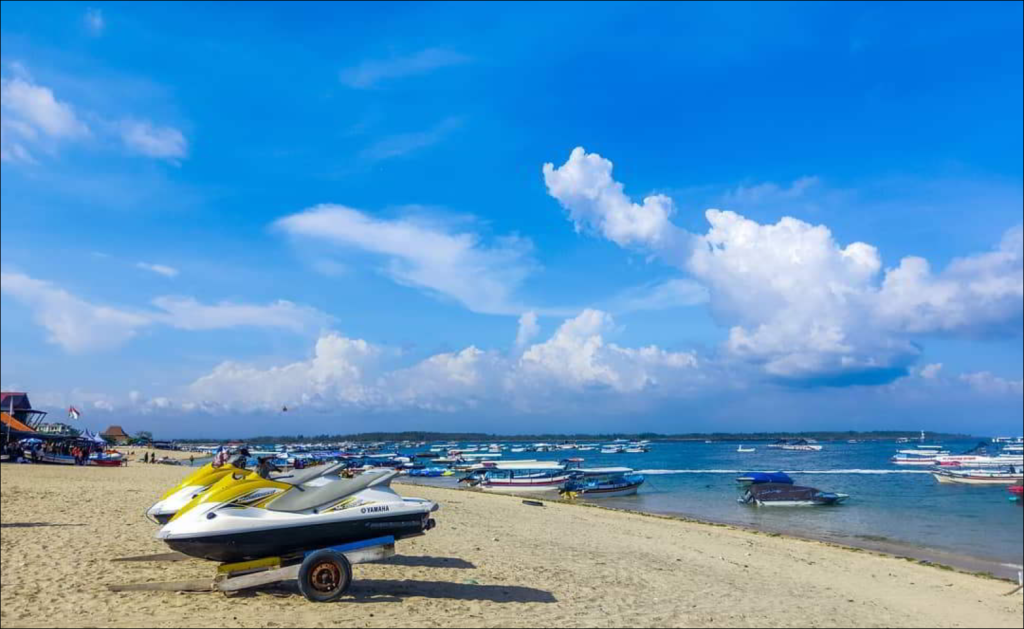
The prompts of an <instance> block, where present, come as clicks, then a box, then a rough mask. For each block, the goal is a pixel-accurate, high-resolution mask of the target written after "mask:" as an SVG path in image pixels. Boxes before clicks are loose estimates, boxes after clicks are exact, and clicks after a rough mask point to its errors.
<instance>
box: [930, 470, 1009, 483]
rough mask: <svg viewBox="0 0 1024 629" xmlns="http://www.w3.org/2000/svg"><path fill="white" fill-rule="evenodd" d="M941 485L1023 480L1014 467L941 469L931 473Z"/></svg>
mask: <svg viewBox="0 0 1024 629" xmlns="http://www.w3.org/2000/svg"><path fill="white" fill-rule="evenodd" d="M933 476H934V477H935V480H937V481H939V482H940V483H942V484H943V485H1014V484H1016V483H1020V482H1022V481H1024V473H1022V472H1021V471H1020V470H1018V469H1016V468H1009V469H1006V470H941V471H939V472H935V473H934V474H933Z"/></svg>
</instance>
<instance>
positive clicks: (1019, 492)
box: [1010, 485, 1024, 500]
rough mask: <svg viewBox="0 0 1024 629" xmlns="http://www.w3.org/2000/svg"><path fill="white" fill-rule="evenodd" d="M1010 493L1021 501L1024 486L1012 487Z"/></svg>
mask: <svg viewBox="0 0 1024 629" xmlns="http://www.w3.org/2000/svg"><path fill="white" fill-rule="evenodd" d="M1010 493H1011V494H1013V495H1014V496H1016V497H1017V500H1020V499H1021V496H1022V495H1024V486H1021V485H1014V486H1013V487H1010Z"/></svg>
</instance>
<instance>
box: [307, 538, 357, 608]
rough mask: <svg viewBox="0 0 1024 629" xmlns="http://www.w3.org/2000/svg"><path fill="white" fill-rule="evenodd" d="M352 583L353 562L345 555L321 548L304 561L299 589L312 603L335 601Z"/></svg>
mask: <svg viewBox="0 0 1024 629" xmlns="http://www.w3.org/2000/svg"><path fill="white" fill-rule="evenodd" d="M350 585H352V564H350V563H349V561H348V559H346V558H345V555H343V554H341V553H336V552H334V551H331V550H320V551H317V552H315V553H313V554H312V555H310V556H309V557H306V559H305V560H304V561H303V562H302V566H301V567H300V568H299V591H300V592H302V595H303V596H305V597H306V600H308V601H310V602H312V603H333V602H334V601H336V600H338V599H339V598H341V597H342V596H344V595H345V592H347V591H348V588H349V586H350Z"/></svg>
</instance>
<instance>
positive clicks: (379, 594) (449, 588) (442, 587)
mask: <svg viewBox="0 0 1024 629" xmlns="http://www.w3.org/2000/svg"><path fill="white" fill-rule="evenodd" d="M412 597H420V598H433V599H447V600H453V601H490V602H492V603H557V602H558V599H556V598H555V596H554V594H552V593H551V592H545V591H544V590H537V589H534V588H526V587H517V586H505V585H470V584H464V583H447V582H443V581H384V580H376V581H375V580H372V579H358V580H356V581H355V582H354V583H353V584H352V589H351V590H349V592H348V596H347V597H345V598H344V599H342V600H343V601H344V602H346V603H392V602H397V601H401V600H402V599H405V598H412Z"/></svg>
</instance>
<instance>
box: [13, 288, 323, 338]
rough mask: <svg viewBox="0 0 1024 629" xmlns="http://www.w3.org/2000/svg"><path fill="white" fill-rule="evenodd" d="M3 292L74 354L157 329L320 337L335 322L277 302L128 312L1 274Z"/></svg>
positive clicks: (163, 302) (165, 305)
mask: <svg viewBox="0 0 1024 629" xmlns="http://www.w3.org/2000/svg"><path fill="white" fill-rule="evenodd" d="M0 290H2V292H3V294H4V295H5V296H6V297H8V298H9V299H11V300H13V301H17V302H19V303H21V304H24V305H25V306H27V307H28V308H29V309H30V310H31V311H32V315H33V320H34V321H35V323H36V324H37V325H39V326H40V327H41V328H43V329H44V330H46V332H47V340H48V341H49V342H50V343H52V344H54V345H57V346H59V347H61V348H62V349H64V351H66V352H68V353H71V354H80V353H85V352H89V351H95V350H105V349H114V348H117V347H120V346H121V345H123V344H125V343H127V342H128V341H130V340H131V339H133V338H135V337H136V336H138V334H139V333H140V332H142V331H143V330H145V329H147V328H152V327H155V326H164V327H168V328H173V329H176V330H184V331H204V330H207V331H208V330H228V329H232V328H240V327H251V328H266V329H278V330H285V331H288V332H293V333H299V334H301V333H308V332H317V331H319V330H320V329H322V328H324V327H326V326H327V325H329V324H330V323H331V322H332V321H333V318H332V317H330V316H329V315H327V314H325V313H323V312H320V311H319V310H316V309H314V308H310V307H308V306H302V305H299V304H295V303H292V302H290V301H283V300H279V301H276V302H271V303H269V304H251V303H237V302H228V301H222V302H219V303H216V304H203V303H200V302H198V301H196V300H195V299H193V298H191V297H176V296H165V297H158V298H156V299H154V300H153V301H152V302H151V303H150V304H149V305H148V306H146V307H141V308H130V307H122V306H113V305H108V304H101V303H96V302H93V301H90V300H87V299H84V298H82V297H79V296H77V295H74V294H72V293H71V292H69V291H67V290H66V289H64V288H62V287H60V286H58V285H56V284H54V283H53V282H49V281H46V280H40V279H36V278H33V277H30V276H28V275H25V274H23V273H18V272H14V271H11V272H8V271H4V272H3V273H0Z"/></svg>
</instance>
